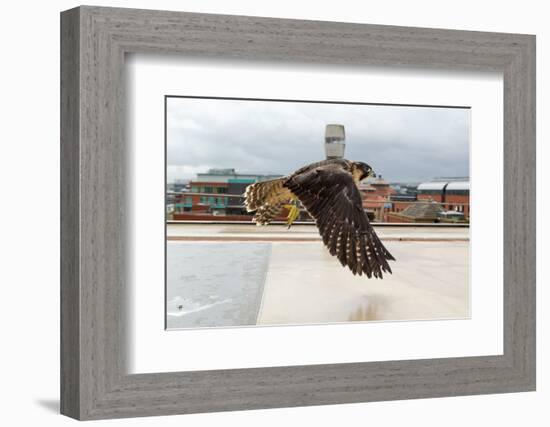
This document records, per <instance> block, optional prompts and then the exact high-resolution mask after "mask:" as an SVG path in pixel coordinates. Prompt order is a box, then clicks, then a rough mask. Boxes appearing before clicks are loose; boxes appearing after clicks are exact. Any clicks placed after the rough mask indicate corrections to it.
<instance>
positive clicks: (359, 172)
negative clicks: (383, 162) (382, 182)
mask: <svg viewBox="0 0 550 427" xmlns="http://www.w3.org/2000/svg"><path fill="white" fill-rule="evenodd" d="M351 174H352V175H353V178H354V180H355V181H356V182H359V181H362V180H364V179H365V178H368V177H369V176H376V174H375V173H374V171H373V170H372V168H371V167H370V166H369V165H367V164H366V163H363V162H352V163H351Z"/></svg>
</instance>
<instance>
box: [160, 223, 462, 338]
mask: <svg viewBox="0 0 550 427" xmlns="http://www.w3.org/2000/svg"><path fill="white" fill-rule="evenodd" d="M375 229H376V232H377V234H378V235H379V237H380V238H381V240H382V241H383V242H384V244H385V245H386V247H387V248H388V250H389V251H390V252H391V253H392V254H393V255H394V256H395V258H396V261H395V262H391V263H390V265H391V267H392V270H393V274H385V275H384V279H382V280H378V279H368V278H367V277H366V276H354V275H353V274H352V273H351V272H350V271H349V269H347V268H343V267H342V266H341V265H340V263H339V262H338V260H337V259H336V258H335V257H332V256H331V255H330V254H329V253H328V251H327V250H326V249H325V247H324V246H323V244H322V242H321V240H320V237H319V234H318V232H317V229H316V227H315V226H314V225H313V224H312V225H309V224H308V225H294V226H292V228H291V229H290V230H287V229H286V226H284V225H270V226H267V227H256V226H254V225H249V224H230V223H223V224H220V223H208V224H207V223H203V224H197V223H169V224H168V225H167V239H168V243H167V267H168V268H167V270H168V278H167V314H168V322H167V323H168V327H169V328H176V329H177V328H195V327H232V326H250V325H281V324H319V323H340V322H355V321H390V320H411V321H412V320H430V319H460V318H468V317H469V316H470V283H469V228H468V227H447V226H425V225H422V226H379V227H377V226H375Z"/></svg>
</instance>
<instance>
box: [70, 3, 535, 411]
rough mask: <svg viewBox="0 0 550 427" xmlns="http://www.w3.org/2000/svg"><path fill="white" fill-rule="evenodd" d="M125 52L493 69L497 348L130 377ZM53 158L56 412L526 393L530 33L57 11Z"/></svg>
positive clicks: (531, 211)
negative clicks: (57, 222)
mask: <svg viewBox="0 0 550 427" xmlns="http://www.w3.org/2000/svg"><path fill="white" fill-rule="evenodd" d="M126 53H153V54H159V53H161V54H165V53H168V54H178V55H192V56H194V57H220V58H237V59H239V58H242V59H253V58H254V59H262V60H285V61H293V62H300V63H309V64H315V63H317V64H319V63H330V64H340V65H349V66H354V65H386V66H388V65H390V66H395V67H400V66H408V67H411V66H413V67H430V68H437V69H449V70H490V71H499V72H502V73H503V79H504V171H505V172H504V203H503V210H504V238H503V247H504V289H503V293H504V307H503V316H504V318H503V324H504V337H503V343H504V353H503V354H502V355H498V356H479V357H458V358H456V357H452V358H441V359H424V360H406V361H384V362H365V363H340V364H328V365H307V366H287V367H267V368H253V369H231V370H214V371H193V372H175V373H174V372H172V373H154V374H134V375H128V374H126V373H125V372H126V371H125V369H124V368H125V360H126V355H125V342H126V328H127V325H125V300H124V299H125V277H126V272H127V263H126V259H125V253H126V234H125V233H127V229H126V228H125V227H124V212H123V211H124V209H123V208H124V197H125V179H126V175H125V161H126V160H125V142H124V141H125V140H124V135H125V130H124V117H125V116H124V91H125V85H124V72H123V70H124V57H125V54H126ZM61 165H62V171H61V412H62V413H63V414H65V415H68V416H70V417H73V418H77V419H81V420H84V419H101V418H117V417H135V416H150V415H167V414H183V413H194V412H212V411H229V410H244V409H259V408H274V407H291V406H303V405H325V404H338V403H350V402H365V401H380V400H394V399H412V398H425V397H438V396H457V395H468V394H485V393H504V392H519V391H529V390H534V389H535V246H536V245H535V37H534V36H532V35H520V34H502V33H486V32H471V31H453V30H442V29H426V28H407V27H393V26H380V25H364V24H348V23H336V22H316V21H302V20H287V19H270V18H257V17H244V16H225V15H210V14H197V13H182V12H166V11H150V10H133V9H117V8H104V7H88V6H82V7H78V8H75V9H71V10H68V11H65V12H62V14H61ZM161 282H162V280H161ZM161 282H159V283H161ZM159 286H161V285H159Z"/></svg>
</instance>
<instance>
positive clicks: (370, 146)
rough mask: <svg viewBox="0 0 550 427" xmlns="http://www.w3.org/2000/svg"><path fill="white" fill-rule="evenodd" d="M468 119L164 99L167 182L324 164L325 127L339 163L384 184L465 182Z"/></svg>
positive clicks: (461, 112) (436, 111)
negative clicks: (335, 126)
mask: <svg viewBox="0 0 550 427" xmlns="http://www.w3.org/2000/svg"><path fill="white" fill-rule="evenodd" d="M469 117H470V116H469V110H467V109H458V108H430V107H400V106H376V105H347V104H326V103H325V104H322V103H298V102H268V101H238V100H211V99H189V98H169V100H168V117H167V131H168V134H167V136H168V138H167V141H168V144H167V160H168V168H169V169H168V171H169V179H173V178H178V177H180V178H190V177H192V176H193V175H194V172H195V170H196V168H197V167H204V168H206V167H216V168H229V167H232V168H235V169H237V170H238V171H239V172H258V173H280V174H287V173H290V172H292V171H293V170H295V169H297V168H298V167H300V166H303V165H304V164H307V163H311V162H314V161H317V160H321V159H323V158H324V147H323V139H324V131H325V125H326V124H328V123H340V124H343V125H344V126H345V128H346V158H348V159H352V160H361V161H365V162H367V163H369V164H370V165H371V166H372V167H373V168H374V169H375V171H376V172H377V173H379V174H382V175H383V176H384V177H385V178H387V179H388V180H390V181H424V180H428V179H431V178H433V177H435V176H467V175H468V174H469V134H470V119H469ZM185 170H190V171H193V172H188V173H186V172H182V171H185ZM186 175H187V176H186Z"/></svg>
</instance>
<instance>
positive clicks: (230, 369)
mask: <svg viewBox="0 0 550 427" xmlns="http://www.w3.org/2000/svg"><path fill="white" fill-rule="evenodd" d="M61 41H62V45H61V49H62V52H61V54H62V55H61V56H62V62H61V83H62V85H61V86H62V95H61V120H62V128H61V130H62V132H61V161H62V209H61V213H62V217H61V228H62V236H61V238H62V240H61V242H62V265H61V272H62V275H61V276H62V283H61V316H62V318H61V408H62V409H61V410H62V413H63V414H65V415H68V416H71V417H73V418H77V419H101V418H116V417H132V416H149V415H166V414H183V413H193V412H210V411H226V410H242V409H256V408H272V407H283V406H301V405H321V404H336V403H348V402H363V401H377V400H392V399H410V398H422V397H435V396H453V395H465V394H481V393H502V392H515V391H527V390H534V389H535V268H534V267H535V184H534V182H535V181H534V179H535V119H534V117H535V115H534V112H535V38H534V36H530V35H519V34H503V33H498V34H497V33H484V32H466V31H454V30H436V29H424V28H405V27H391V26H373V25H364V24H348V23H335V22H316V21H299V20H282V19H271V18H257V17H242V16H223V15H209V14H196V13H183V12H166V11H147V10H133V9H113V8H103V7H88V6H83V7H79V8H76V9H71V10H69V11H66V12H63V13H62V15H61Z"/></svg>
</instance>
